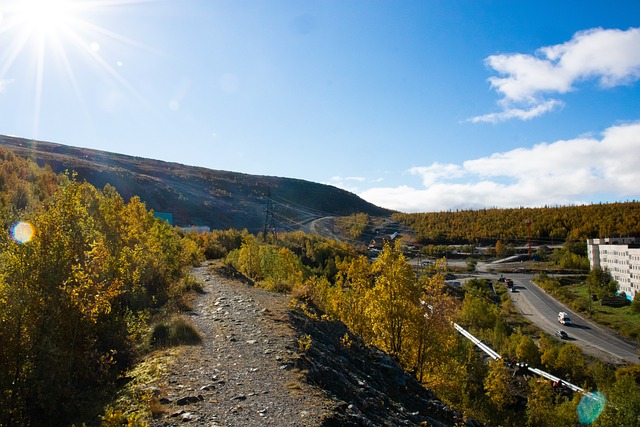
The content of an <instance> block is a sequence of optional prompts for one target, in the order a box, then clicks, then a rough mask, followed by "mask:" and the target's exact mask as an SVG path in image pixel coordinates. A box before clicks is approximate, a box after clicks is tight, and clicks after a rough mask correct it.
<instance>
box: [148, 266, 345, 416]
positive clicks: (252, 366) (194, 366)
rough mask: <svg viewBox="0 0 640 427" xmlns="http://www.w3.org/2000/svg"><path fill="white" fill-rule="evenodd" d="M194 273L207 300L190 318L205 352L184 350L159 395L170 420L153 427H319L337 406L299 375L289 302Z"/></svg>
mask: <svg viewBox="0 0 640 427" xmlns="http://www.w3.org/2000/svg"><path fill="white" fill-rule="evenodd" d="M192 274H193V275H194V276H195V277H196V278H197V280H198V281H200V282H201V283H202V284H203V285H204V290H205V294H202V295H199V296H197V297H196V299H195V300H194V304H193V305H194V309H193V312H192V313H191V314H190V317H191V319H192V321H193V322H194V324H195V325H196V326H197V328H198V330H199V331H200V332H201V333H202V335H203V342H202V344H201V345H197V346H189V347H184V348H183V349H182V352H181V355H180V358H179V360H178V361H177V362H176V363H175V364H174V365H173V367H172V369H171V372H170V373H168V374H167V376H166V377H165V378H162V380H161V381H160V383H162V384H164V386H163V387H161V388H160V395H159V396H158V397H159V399H160V402H161V404H162V405H163V406H164V408H165V410H166V413H165V415H164V416H163V417H162V418H160V419H158V420H155V421H154V422H153V423H152V424H151V425H152V426H155V427H159V426H173V425H194V426H208V427H212V426H228V427H231V426H319V425H321V424H322V420H323V419H325V418H326V417H327V416H329V415H330V414H331V412H332V409H333V408H334V406H335V402H333V401H332V400H330V399H329V398H328V397H326V395H325V393H324V392H322V391H320V390H318V389H315V388H313V387H312V386H310V385H308V384H307V383H306V382H304V380H303V378H302V374H301V373H300V372H299V371H298V370H297V369H296V368H295V366H294V364H295V356H296V353H297V351H298V348H297V347H298V341H297V337H296V335H295V332H294V331H293V329H291V327H290V326H289V323H288V322H287V314H286V311H287V305H288V300H289V298H288V297H287V296H284V295H281V294H275V293H270V292H267V291H265V290H263V289H260V288H255V287H252V286H248V285H243V284H240V283H238V282H236V281H232V280H227V279H224V278H222V277H220V276H218V275H217V274H214V273H212V272H211V271H210V270H209V267H207V266H204V265H203V266H201V267H198V268H195V269H194V270H193V271H192Z"/></svg>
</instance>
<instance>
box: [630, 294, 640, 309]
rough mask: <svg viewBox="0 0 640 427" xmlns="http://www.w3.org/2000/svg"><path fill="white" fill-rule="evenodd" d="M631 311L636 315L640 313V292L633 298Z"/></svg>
mask: <svg viewBox="0 0 640 427" xmlns="http://www.w3.org/2000/svg"><path fill="white" fill-rule="evenodd" d="M631 310H633V311H634V312H635V313H640V292H636V294H635V295H634V296H633V301H632V302H631Z"/></svg>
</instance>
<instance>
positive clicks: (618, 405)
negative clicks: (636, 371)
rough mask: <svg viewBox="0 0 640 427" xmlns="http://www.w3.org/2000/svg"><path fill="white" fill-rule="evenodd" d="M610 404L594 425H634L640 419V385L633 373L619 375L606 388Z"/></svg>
mask: <svg viewBox="0 0 640 427" xmlns="http://www.w3.org/2000/svg"><path fill="white" fill-rule="evenodd" d="M604 394H605V396H607V398H608V404H607V405H606V406H605V410H604V412H603V413H602V415H601V416H600V417H599V418H598V419H597V420H596V421H595V422H594V423H593V425H594V426H607V427H609V426H611V427H613V426H616V427H617V426H621V427H623V426H624V427H632V426H637V425H638V420H639V419H640V387H639V386H638V383H637V382H636V380H635V379H634V377H633V375H618V376H617V377H616V380H615V382H614V383H613V384H612V385H611V386H610V387H607V388H605V389H604Z"/></svg>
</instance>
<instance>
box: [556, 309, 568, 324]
mask: <svg viewBox="0 0 640 427" xmlns="http://www.w3.org/2000/svg"><path fill="white" fill-rule="evenodd" d="M558 322H560V323H562V324H563V325H571V319H570V318H569V315H568V314H567V313H565V312H564V311H561V312H560V313H558Z"/></svg>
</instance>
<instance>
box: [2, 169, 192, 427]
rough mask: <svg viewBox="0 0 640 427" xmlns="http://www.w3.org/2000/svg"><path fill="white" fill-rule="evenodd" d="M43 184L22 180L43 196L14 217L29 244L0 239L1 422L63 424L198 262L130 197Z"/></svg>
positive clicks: (130, 354)
mask: <svg viewBox="0 0 640 427" xmlns="http://www.w3.org/2000/svg"><path fill="white" fill-rule="evenodd" d="M5 160H6V158H5ZM20 164H21V163H18V165H20ZM9 169H10V168H9ZM35 175H37V173H35ZM42 177H48V178H47V179H46V180H45V179H44V178H43V180H41V181H38V180H35V181H33V182H31V183H29V181H21V182H23V183H25V182H26V183H29V185H26V184H25V185H26V186H25V187H24V188H25V189H30V191H31V194H38V195H39V194H42V195H43V199H42V201H43V203H42V205H40V206H32V207H31V208H29V206H31V205H30V203H31V202H28V203H27V204H26V205H24V209H23V210H22V212H21V214H20V219H22V220H27V221H29V222H30V223H31V224H32V225H33V227H34V229H35V234H34V237H33V238H32V240H31V241H28V242H24V243H19V242H17V241H15V240H13V239H11V238H10V237H9V234H8V232H7V231H6V229H5V231H4V232H3V233H2V235H0V389H2V390H3V393H2V394H0V424H1V425H18V426H19V425H26V424H34V425H38V424H40V423H42V422H43V421H44V420H46V421H47V422H49V423H53V424H64V423H65V420H67V419H68V417H69V416H71V415H75V414H77V413H78V412H79V411H80V410H81V408H82V407H83V402H84V400H85V396H88V395H91V394H92V390H95V389H96V388H97V387H99V386H101V385H104V384H107V383H108V382H109V381H111V380H112V379H113V378H114V376H115V375H116V374H117V373H118V372H119V371H120V370H121V369H124V368H126V367H127V365H128V364H129V363H131V362H132V360H133V359H134V356H135V348H136V346H137V344H139V343H136V342H134V341H133V339H135V338H136V337H140V335H141V334H140V330H141V329H143V327H141V322H142V323H144V320H145V319H146V318H147V315H146V313H147V310H149V309H150V308H152V307H158V306H160V305H161V304H162V303H164V302H165V301H167V299H168V297H169V289H170V285H171V284H172V283H173V282H174V281H176V280H178V279H179V278H180V277H181V276H182V274H183V272H184V269H185V267H188V265H189V264H190V263H193V262H194V260H195V259H197V248H196V247H195V246H194V245H193V244H189V243H188V242H186V241H185V240H184V239H182V238H180V237H179V235H178V234H177V233H176V232H175V231H174V230H173V229H172V228H171V227H170V226H169V225H168V224H166V223H164V222H160V221H158V220H156V219H155V218H154V217H153V215H152V214H151V213H150V212H149V211H147V210H146V209H145V207H144V204H143V203H141V202H140V201H139V199H137V198H132V199H131V201H130V202H129V203H124V202H123V200H122V198H121V197H120V196H119V195H118V194H117V193H116V192H115V190H114V189H113V187H110V186H107V187H105V189H104V190H103V191H99V190H97V189H95V188H94V187H92V186H91V185H89V184H86V183H78V182H76V181H75V180H74V179H73V177H71V178H61V179H60V182H62V183H63V185H61V186H60V187H54V186H53V184H54V183H55V182H56V181H54V180H53V179H52V178H51V177H50V175H49V173H48V172H47V171H44V172H43V173H42ZM5 182H6V177H5ZM34 186H35V189H34ZM48 192H50V194H49V195H48V196H46V194H48ZM45 196H46V197H45ZM9 217H10V216H9ZM9 217H5V219H6V218H9Z"/></svg>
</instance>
